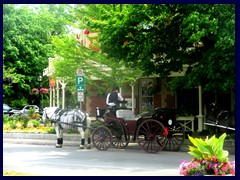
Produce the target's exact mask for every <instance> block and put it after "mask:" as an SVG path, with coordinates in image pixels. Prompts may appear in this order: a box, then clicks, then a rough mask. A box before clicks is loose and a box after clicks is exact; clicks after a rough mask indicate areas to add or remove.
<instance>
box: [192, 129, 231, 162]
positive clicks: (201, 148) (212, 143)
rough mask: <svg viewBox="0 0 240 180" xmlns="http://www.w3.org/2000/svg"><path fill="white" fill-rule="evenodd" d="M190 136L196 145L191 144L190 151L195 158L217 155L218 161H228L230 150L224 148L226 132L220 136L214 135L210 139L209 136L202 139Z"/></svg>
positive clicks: (202, 158)
mask: <svg viewBox="0 0 240 180" xmlns="http://www.w3.org/2000/svg"><path fill="white" fill-rule="evenodd" d="M188 138H189V140H190V141H191V142H192V144H193V145H194V146H195V147H193V146H190V147H189V150H190V151H189V152H188V153H189V154H191V155H193V156H194V157H195V158H197V159H200V160H206V159H210V158H212V157H215V158H216V159H217V161H218V162H227V161H228V151H226V150H223V144H224V140H225V138H226V133H224V134H222V135H221V136H220V137H219V138H217V137H215V135H214V136H212V137H211V138H210V139H208V137H207V138H206V139H205V140H202V139H201V138H192V137H191V136H189V135H188Z"/></svg>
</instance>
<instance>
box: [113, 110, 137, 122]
mask: <svg viewBox="0 0 240 180" xmlns="http://www.w3.org/2000/svg"><path fill="white" fill-rule="evenodd" d="M116 116H117V118H123V119H124V120H138V119H139V117H136V116H135V115H134V113H133V112H132V111H131V110H129V109H119V110H117V111H116Z"/></svg>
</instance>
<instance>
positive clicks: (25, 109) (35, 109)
mask: <svg viewBox="0 0 240 180" xmlns="http://www.w3.org/2000/svg"><path fill="white" fill-rule="evenodd" d="M31 108H34V113H38V114H39V111H40V110H39V107H38V106H37V105H27V106H24V107H23V109H22V110H20V111H19V113H20V114H24V115H25V114H26V115H27V114H28V112H29V110H30V109H31Z"/></svg>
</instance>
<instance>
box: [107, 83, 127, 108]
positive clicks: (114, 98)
mask: <svg viewBox="0 0 240 180" xmlns="http://www.w3.org/2000/svg"><path fill="white" fill-rule="evenodd" d="M123 100H124V99H123V97H122V96H121V94H120V93H119V87H114V88H113V89H112V92H111V93H109V94H108V95H107V99H106V104H107V107H108V108H109V109H110V110H111V111H113V112H116V110H117V108H118V106H119V102H120V101H123Z"/></svg>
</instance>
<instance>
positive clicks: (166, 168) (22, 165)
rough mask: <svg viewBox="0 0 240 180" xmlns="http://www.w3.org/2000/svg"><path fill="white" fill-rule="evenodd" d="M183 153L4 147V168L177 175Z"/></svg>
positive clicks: (39, 172) (63, 172)
mask: <svg viewBox="0 0 240 180" xmlns="http://www.w3.org/2000/svg"><path fill="white" fill-rule="evenodd" d="M183 159H187V160H190V159H191V156H190V155H188V154H187V153H183V152H165V151H161V152H159V153H157V154H148V153H145V152H143V151H142V150H140V149H125V150H119V149H109V150H108V151H99V150H96V149H95V148H92V149H91V150H87V149H84V150H80V149H78V148H76V147H66V146H65V147H63V148H62V149H61V148H60V149H56V148H55V147H54V146H49V145H45V146H44V145H24V144H11V143H10V144H8V143H4V144H3V169H7V170H15V171H20V172H28V173H33V174H37V175H48V176H52V175H53V176H161V175H169V176H177V175H178V165H179V164H180V162H181V160H183Z"/></svg>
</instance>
